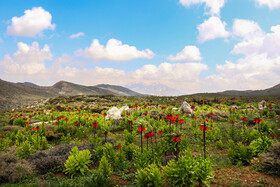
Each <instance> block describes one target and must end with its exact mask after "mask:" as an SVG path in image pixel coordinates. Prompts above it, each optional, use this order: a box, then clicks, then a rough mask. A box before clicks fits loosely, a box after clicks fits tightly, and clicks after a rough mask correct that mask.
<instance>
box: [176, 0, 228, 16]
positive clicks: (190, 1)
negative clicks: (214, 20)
mask: <svg viewBox="0 0 280 187" xmlns="http://www.w3.org/2000/svg"><path fill="white" fill-rule="evenodd" d="M180 3H181V4H182V5H184V6H186V7H190V6H191V5H194V4H202V3H205V5H206V7H207V8H209V9H210V11H209V13H208V14H210V15H219V14H220V9H221V8H222V7H223V6H224V4H225V0H180Z"/></svg>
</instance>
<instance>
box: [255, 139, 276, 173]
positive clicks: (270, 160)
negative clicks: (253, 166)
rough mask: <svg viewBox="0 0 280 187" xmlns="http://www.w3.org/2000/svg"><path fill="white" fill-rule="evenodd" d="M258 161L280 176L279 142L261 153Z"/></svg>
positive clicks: (266, 168)
mask: <svg viewBox="0 0 280 187" xmlns="http://www.w3.org/2000/svg"><path fill="white" fill-rule="evenodd" d="M260 163H261V165H262V167H263V168H264V169H265V170H268V171H272V172H273V173H275V174H277V175H279V176H280V142H278V143H276V144H274V145H272V146H271V148H270V149H269V150H268V152H267V153H263V154H261V156H260Z"/></svg>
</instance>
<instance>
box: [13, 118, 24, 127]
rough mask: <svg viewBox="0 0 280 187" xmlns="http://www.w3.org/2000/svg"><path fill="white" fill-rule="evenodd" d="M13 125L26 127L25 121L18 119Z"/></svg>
mask: <svg viewBox="0 0 280 187" xmlns="http://www.w3.org/2000/svg"><path fill="white" fill-rule="evenodd" d="M13 125H17V126H21V127H25V121H24V120H23V119H22V118H16V119H15V120H14V122H13Z"/></svg>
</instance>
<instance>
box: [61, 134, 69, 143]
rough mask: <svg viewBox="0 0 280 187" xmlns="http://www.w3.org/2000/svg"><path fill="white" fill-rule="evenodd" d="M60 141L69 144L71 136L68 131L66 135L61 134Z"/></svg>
mask: <svg viewBox="0 0 280 187" xmlns="http://www.w3.org/2000/svg"><path fill="white" fill-rule="evenodd" d="M60 141H61V143H63V144H69V143H70V142H71V141H72V137H71V135H70V133H68V134H67V135H66V136H65V135H63V136H62V137H61V138H60Z"/></svg>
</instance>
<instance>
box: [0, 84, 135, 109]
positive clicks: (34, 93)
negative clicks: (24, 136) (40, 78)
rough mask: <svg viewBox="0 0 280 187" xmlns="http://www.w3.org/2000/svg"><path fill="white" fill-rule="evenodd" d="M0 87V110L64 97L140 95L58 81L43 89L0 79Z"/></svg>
mask: <svg viewBox="0 0 280 187" xmlns="http://www.w3.org/2000/svg"><path fill="white" fill-rule="evenodd" d="M0 87H1V89H0V109H4V108H11V107H16V106H20V105H23V104H27V103H30V102H33V101H35V100H39V99H47V98H50V97H57V96H66V95H67V96H68V95H115V96H139V95H141V94H139V93H137V92H134V91H132V90H129V89H127V88H124V87H121V86H111V85H98V86H83V85H79V84H74V83H70V82H66V81H59V82H57V83H55V84H54V85H53V86H45V87H43V86H37V85H36V84H33V83H26V82H25V83H12V82H8V81H4V80H1V79H0Z"/></svg>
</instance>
